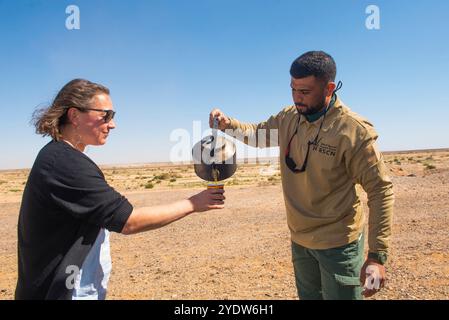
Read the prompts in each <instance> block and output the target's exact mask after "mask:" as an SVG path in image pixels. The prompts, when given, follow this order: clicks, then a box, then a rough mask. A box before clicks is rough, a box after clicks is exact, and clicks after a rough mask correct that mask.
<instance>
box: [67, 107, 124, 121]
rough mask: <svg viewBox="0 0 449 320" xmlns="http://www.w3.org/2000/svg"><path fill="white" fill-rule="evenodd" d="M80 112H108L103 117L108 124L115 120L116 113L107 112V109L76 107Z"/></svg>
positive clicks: (112, 111)
mask: <svg viewBox="0 0 449 320" xmlns="http://www.w3.org/2000/svg"><path fill="white" fill-rule="evenodd" d="M74 108H76V109H78V110H80V111H83V110H91V111H100V112H106V114H105V115H104V116H103V120H104V122H105V123H108V122H109V121H111V120H112V119H114V116H115V111H114V110H110V109H108V110H106V109H93V108H78V107H74Z"/></svg>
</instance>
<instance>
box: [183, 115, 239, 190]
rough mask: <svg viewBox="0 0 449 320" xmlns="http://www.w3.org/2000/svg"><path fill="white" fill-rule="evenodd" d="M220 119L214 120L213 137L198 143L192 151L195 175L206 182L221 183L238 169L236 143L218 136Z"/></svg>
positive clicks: (207, 137)
mask: <svg viewBox="0 0 449 320" xmlns="http://www.w3.org/2000/svg"><path fill="white" fill-rule="evenodd" d="M217 127H218V119H214V128H213V130H212V135H209V136H206V137H204V138H203V139H201V141H199V142H197V143H196V144H195V145H194V146H193V149H192V155H193V163H194V169H195V173H196V175H197V176H198V177H200V178H201V179H203V180H206V181H221V180H225V179H227V178H229V177H231V176H232V175H233V174H234V173H235V171H236V169H237V157H236V147H235V144H234V142H232V141H231V140H230V139H227V138H226V137H224V136H219V135H218V134H217V131H218V130H217Z"/></svg>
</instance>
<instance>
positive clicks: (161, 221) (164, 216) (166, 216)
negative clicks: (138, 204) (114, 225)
mask: <svg viewBox="0 0 449 320" xmlns="http://www.w3.org/2000/svg"><path fill="white" fill-rule="evenodd" d="M192 212H194V205H193V203H192V201H191V200H182V201H178V202H174V203H170V204H167V205H160V206H153V207H142V208H138V209H134V210H133V212H132V213H131V215H130V216H129V218H128V221H127V222H126V224H125V226H124V227H123V230H122V233H123V234H135V233H139V232H144V231H148V230H152V229H157V228H160V227H163V226H165V225H167V224H169V223H172V222H174V221H176V220H179V219H181V218H184V217H185V216H187V215H189V214H190V213H192Z"/></svg>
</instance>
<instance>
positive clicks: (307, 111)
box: [295, 96, 326, 116]
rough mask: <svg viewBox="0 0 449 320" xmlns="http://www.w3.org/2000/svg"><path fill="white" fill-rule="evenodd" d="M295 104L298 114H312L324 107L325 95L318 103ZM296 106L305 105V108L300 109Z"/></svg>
mask: <svg viewBox="0 0 449 320" xmlns="http://www.w3.org/2000/svg"><path fill="white" fill-rule="evenodd" d="M295 106H296V110H298V112H299V114H302V115H305V116H310V115H312V114H315V113H318V112H320V111H322V110H323V109H324V108H325V107H326V96H323V98H322V99H321V102H320V103H318V104H315V105H313V106H308V105H306V104H302V103H295ZM298 107H306V109H305V110H304V109H302V110H301V109H300V108H298Z"/></svg>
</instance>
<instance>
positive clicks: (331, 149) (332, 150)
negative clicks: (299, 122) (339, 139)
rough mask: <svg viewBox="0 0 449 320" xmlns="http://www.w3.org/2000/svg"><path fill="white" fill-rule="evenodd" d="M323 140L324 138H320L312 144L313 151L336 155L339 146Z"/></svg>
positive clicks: (330, 155)
mask: <svg viewBox="0 0 449 320" xmlns="http://www.w3.org/2000/svg"><path fill="white" fill-rule="evenodd" d="M321 140H322V139H318V141H316V142H315V143H313V144H312V151H317V152H319V153H322V154H324V155H326V156H329V157H335V155H336V154H337V147H336V146H332V145H330V144H327V143H324V142H322V141H321Z"/></svg>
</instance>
